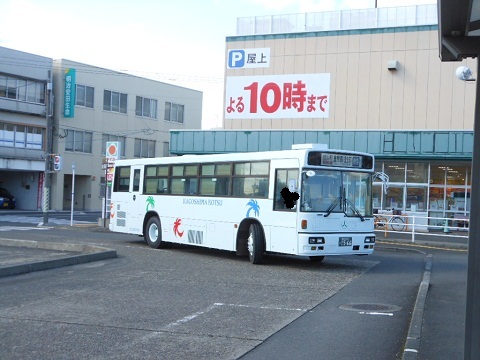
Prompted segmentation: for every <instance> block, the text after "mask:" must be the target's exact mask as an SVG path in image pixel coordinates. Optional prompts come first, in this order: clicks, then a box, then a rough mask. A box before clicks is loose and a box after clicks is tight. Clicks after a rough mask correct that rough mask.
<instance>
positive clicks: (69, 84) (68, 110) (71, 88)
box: [63, 69, 76, 118]
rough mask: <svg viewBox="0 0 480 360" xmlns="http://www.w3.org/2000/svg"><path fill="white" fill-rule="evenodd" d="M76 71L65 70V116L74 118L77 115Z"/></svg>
mask: <svg viewBox="0 0 480 360" xmlns="http://www.w3.org/2000/svg"><path fill="white" fill-rule="evenodd" d="M75 77H76V70H75V69H66V70H65V104H64V107H63V116H64V117H66V118H73V117H74V115H75V81H76V79H75Z"/></svg>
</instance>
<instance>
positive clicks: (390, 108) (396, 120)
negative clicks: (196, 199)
mask: <svg viewBox="0 0 480 360" xmlns="http://www.w3.org/2000/svg"><path fill="white" fill-rule="evenodd" d="M438 54H439V51H438V25H437V7H436V5H419V6H408V7H398V8H377V9H364V10H350V11H335V12H328V13H309V14H291V15H284V16H264V17H251V18H239V19H238V22H237V35H235V36H229V37H227V38H226V52H225V58H226V68H225V100H224V129H225V131H218V132H212V133H210V134H208V133H204V134H203V135H202V134H200V133H198V132H194V133H193V134H190V133H189V132H188V131H187V132H172V134H171V138H172V140H171V145H172V146H171V152H172V153H176V154H183V153H188V152H194V153H208V152H217V151H219V152H225V151H227V152H228V151H257V149H260V150H270V149H272V150H277V149H289V148H290V146H291V144H294V143H304V142H307V143H312V142H313V143H316V142H318V143H325V144H328V145H329V147H330V148H336V149H345V150H358V151H368V152H371V153H373V154H374V155H375V156H376V166H377V170H378V171H384V172H385V173H386V174H387V175H388V176H389V179H390V186H389V190H388V192H387V194H385V193H384V192H383V191H382V186H383V185H382V183H381V182H380V181H378V182H377V183H376V184H375V194H374V199H373V200H374V207H375V208H377V209H379V210H391V209H393V208H395V209H397V210H402V211H404V212H407V213H410V212H418V213H421V216H426V215H428V216H430V217H438V218H444V217H450V216H468V213H469V209H470V184H471V176H470V173H471V172H470V167H471V157H472V149H473V121H474V107H475V85H474V84H475V83H474V82H472V81H461V80H459V78H458V77H457V75H456V73H457V72H458V71H457V69H458V68H459V67H460V66H465V67H466V68H473V69H475V68H476V60H471V59H470V60H465V61H463V62H462V63H460V62H458V63H453V62H452V63H442V62H440V59H439V56H438ZM190 137H191V138H192V139H195V141H194V143H193V144H194V145H189V142H188V140H185V139H188V138H190ZM202 138H204V139H205V144H204V145H203V147H202V148H200V147H201V145H200V144H202ZM195 144H196V145H195ZM431 222H432V223H436V221H435V220H432V221H431ZM439 223H440V222H439Z"/></svg>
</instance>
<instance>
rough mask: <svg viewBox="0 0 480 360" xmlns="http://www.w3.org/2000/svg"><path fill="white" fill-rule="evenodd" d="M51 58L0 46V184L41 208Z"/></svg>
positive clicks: (20, 204)
mask: <svg viewBox="0 0 480 360" xmlns="http://www.w3.org/2000/svg"><path fill="white" fill-rule="evenodd" d="M52 64H53V62H52V59H50V58H46V57H43V56H37V55H33V54H28V53H25V52H21V51H16V50H11V49H7V48H3V47H0V187H2V188H5V189H7V190H8V191H9V192H10V193H11V194H12V195H14V196H15V198H16V206H17V208H21V209H32V210H36V209H40V208H41V207H42V185H43V179H44V170H45V150H46V128H47V111H49V110H50V109H51V106H50V105H51V104H49V98H48V96H47V94H48V91H50V89H51V85H52V70H53V68H52Z"/></svg>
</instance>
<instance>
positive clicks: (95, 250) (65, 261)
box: [0, 239, 117, 277]
mask: <svg viewBox="0 0 480 360" xmlns="http://www.w3.org/2000/svg"><path fill="white" fill-rule="evenodd" d="M0 245H2V246H14V247H27V248H34V249H43V250H54V251H69V252H73V253H77V254H78V255H74V256H66V257H62V258H59V259H53V260H43V261H38V262H31V263H26V264H20V265H12V266H8V267H4V268H0V277H5V276H11V275H20V274H26V273H29V272H33V271H41V270H48V269H53V268H57V267H63V266H70V265H78V264H84V263H88V262H92V261H99V260H105V259H112V258H116V257H117V251H116V250H112V249H108V248H103V247H99V246H93V245H80V244H62V243H56V242H48V241H33V240H13V239H0Z"/></svg>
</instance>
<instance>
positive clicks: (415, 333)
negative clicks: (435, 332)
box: [402, 254, 433, 360]
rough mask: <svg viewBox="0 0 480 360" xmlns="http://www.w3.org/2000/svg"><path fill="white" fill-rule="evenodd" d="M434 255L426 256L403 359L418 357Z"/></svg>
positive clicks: (411, 359)
mask: <svg viewBox="0 0 480 360" xmlns="http://www.w3.org/2000/svg"><path fill="white" fill-rule="evenodd" d="M432 257H433V255H432V254H428V255H427V256H426V257H425V270H424V272H423V279H422V282H421V283H420V286H419V288H418V293H417V299H416V301H415V306H414V308H413V312H412V318H411V319H410V326H409V328H408V333H407V339H406V341H405V345H404V349H403V355H402V359H403V360H416V359H417V357H418V350H419V348H420V340H421V338H422V324H423V312H424V309H425V302H426V300H427V293H428V288H429V287H430V277H431V274H432Z"/></svg>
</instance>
